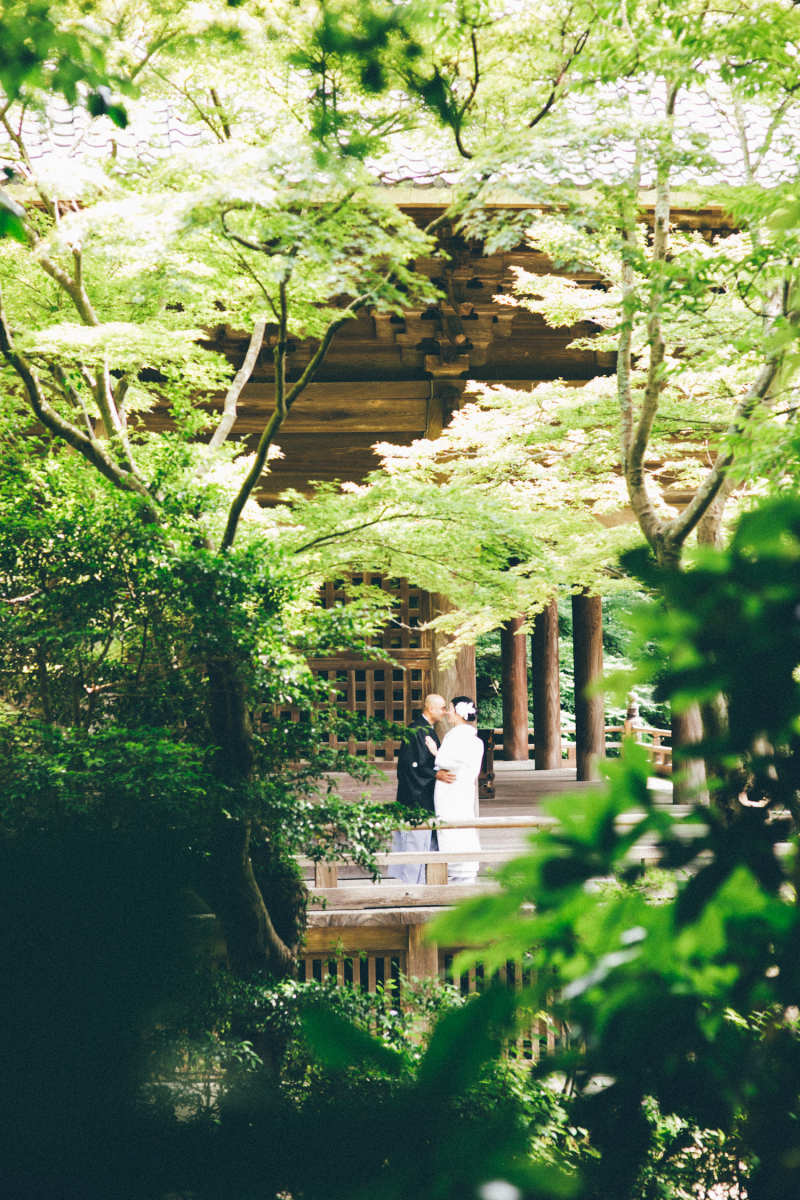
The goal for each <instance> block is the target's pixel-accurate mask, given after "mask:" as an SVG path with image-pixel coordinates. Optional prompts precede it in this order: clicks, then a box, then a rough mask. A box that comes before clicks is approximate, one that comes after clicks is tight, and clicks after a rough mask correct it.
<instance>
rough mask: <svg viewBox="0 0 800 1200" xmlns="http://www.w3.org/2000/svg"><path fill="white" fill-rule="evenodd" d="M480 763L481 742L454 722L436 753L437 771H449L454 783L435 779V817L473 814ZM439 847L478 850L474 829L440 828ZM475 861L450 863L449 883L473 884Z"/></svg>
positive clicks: (473, 730)
mask: <svg viewBox="0 0 800 1200" xmlns="http://www.w3.org/2000/svg"><path fill="white" fill-rule="evenodd" d="M482 762H483V742H482V741H481V739H480V738H479V737H478V730H477V729H476V728H475V726H474V725H456V726H455V727H454V728H453V729H451V730H450V731H449V733H446V734H445V736H444V739H443V741H442V744H441V746H440V747H439V750H438V753H437V755H436V770H437V771H452V772H453V774H454V775H455V776H456V781H455V783H442V782H441V781H440V780H438V779H437V781H436V788H435V789H434V793H433V803H434V808H435V810H436V816H437V817H441V818H442V820H443V821H464V820H466V819H468V818H469V817H474V816H475V814H476V801H477V795H478V776H479V774H480V771H481V763H482ZM437 836H438V838H439V849H440V850H442V851H444V852H445V853H447V854H453V853H455V852H457V851H458V850H480V848H481V844H480V840H479V838H478V831H477V829H440V830H439V831H438V835H437ZM477 875H478V862H477V861H475V862H460V863H452V862H451V863H450V864H449V865H448V868H447V877H448V881H449V882H450V883H474V882H475V880H476V878H477Z"/></svg>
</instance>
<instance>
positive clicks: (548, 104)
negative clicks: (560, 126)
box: [528, 26, 591, 129]
mask: <svg viewBox="0 0 800 1200" xmlns="http://www.w3.org/2000/svg"><path fill="white" fill-rule="evenodd" d="M590 33H591V26H589V28H588V29H585V30H584V31H583V33H582V34H581V35H580V36H579V37H578V39H577V41H576V42H575V45H574V47H573V50H572V54H571V55H570V56H569V58H568V59H567V61H566V62H565V63H564V66H563V67H562V68H561V70H560V71H559V73H558V75H557V77H556V78H555V80H554V81H553V87H552V89H551V92H550V95H549V96H548V97H547V100H546V101H545V103H544V104H543V105H542V107H541V108H540V109H539V111H538V113H537V114H536V116H535V117H534V118H533V119H532V120H531V121H529V122H528V129H535V128H536V126H537V125H538V124H539V122H540V121H542V120H544V118H545V117H546V116H547V114H548V113H549V112H550V109H551V108H552V107H553V105H554V104H555V102H556V97H557V95H558V89H559V86H560V84H561V83H562V82H563V79H564V76H565V75H566V73H567V71H568V70H569V69H570V67H571V66H572V64H573V63H574V61H575V59H576V58H577V57H578V55H579V54H580V53H581V51H582V50H583V48H584V46H585V45H586V43H587V42H588V40H589V34H590Z"/></svg>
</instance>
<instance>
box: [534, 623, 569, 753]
mask: <svg viewBox="0 0 800 1200" xmlns="http://www.w3.org/2000/svg"><path fill="white" fill-rule="evenodd" d="M531 679H532V691H533V740H534V744H535V750H534V758H535V761H536V770H537V771H554V770H556V769H557V768H558V767H560V766H561V765H562V760H561V678H560V674H559V661H558V604H557V602H556V601H555V600H551V601H550V603H549V604H548V605H546V607H545V608H543V609H542V611H541V612H540V613H538V614H537V615H536V617H535V618H534V622H533V633H532V635H531Z"/></svg>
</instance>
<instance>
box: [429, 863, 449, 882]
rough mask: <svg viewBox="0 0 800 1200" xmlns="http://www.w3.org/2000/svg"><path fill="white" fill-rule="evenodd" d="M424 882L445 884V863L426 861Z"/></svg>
mask: <svg viewBox="0 0 800 1200" xmlns="http://www.w3.org/2000/svg"><path fill="white" fill-rule="evenodd" d="M425 882H426V883H430V884H439V885H440V886H442V885H446V884H447V863H432V862H429V863H426V864H425Z"/></svg>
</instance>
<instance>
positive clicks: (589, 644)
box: [572, 591, 606, 780]
mask: <svg viewBox="0 0 800 1200" xmlns="http://www.w3.org/2000/svg"><path fill="white" fill-rule="evenodd" d="M572 646H573V652H574V659H575V753H576V760H577V768H578V772H577V777H578V779H583V780H586V779H598V778H599V771H598V763H599V761H600V759H601V758H604V757H605V742H606V738H605V711H604V704H603V696H602V694H601V693H598V694H596V695H587V688H589V687H590V686H591V685H592V684H594V683H595V682H596V681H597V680H601V679H602V678H603V601H602V598H601V597H600V596H590V595H589V594H588V593H587V592H586V591H583V592H579V593H578V594H577V595H575V596H573V597H572Z"/></svg>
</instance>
